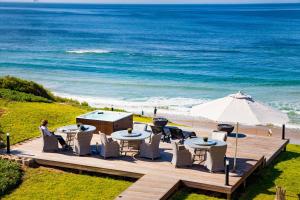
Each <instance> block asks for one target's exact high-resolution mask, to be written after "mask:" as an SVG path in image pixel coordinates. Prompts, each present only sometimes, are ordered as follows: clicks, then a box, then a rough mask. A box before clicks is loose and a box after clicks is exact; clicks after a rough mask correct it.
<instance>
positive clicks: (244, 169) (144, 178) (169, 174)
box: [12, 135, 288, 200]
mask: <svg viewBox="0 0 300 200" xmlns="http://www.w3.org/2000/svg"><path fill="white" fill-rule="evenodd" d="M99 141H100V138H99V135H94V137H93V140H92V144H93V145H95V144H96V142H99ZM287 143H288V141H287V140H280V139H277V138H271V137H261V136H252V135H247V137H245V138H239V143H238V154H237V155H238V159H237V163H238V164H237V167H238V168H237V169H238V171H239V172H240V173H239V174H230V179H229V183H230V185H229V186H226V185H225V184H224V183H225V175H224V173H209V172H208V171H207V170H206V169H205V168H204V167H203V166H202V165H198V164H195V165H194V166H193V167H191V168H175V167H174V166H173V165H172V164H171V163H170V161H171V158H172V149H171V145H170V144H168V143H161V146H160V147H161V158H160V159H158V160H155V161H152V160H148V159H142V158H139V157H138V156H126V157H125V156H123V157H120V158H118V159H107V160H104V159H103V158H101V157H100V156H98V155H92V156H86V157H78V156H76V155H73V154H72V153H71V152H61V153H43V152H41V149H42V148H41V144H42V143H41V138H38V139H35V140H32V141H29V142H25V143H23V144H20V145H17V146H15V147H14V148H13V150H12V154H14V155H17V156H19V157H26V158H33V159H35V161H36V162H37V163H38V164H40V165H46V166H55V167H65V168H72V169H78V170H84V171H91V172H100V173H105V174H111V175H118V176H125V177H133V178H139V180H138V181H136V182H135V183H134V184H133V185H132V186H131V187H129V188H128V189H127V190H126V191H124V192H123V193H122V194H120V195H119V196H118V197H117V198H118V199H126V200H127V199H130V200H135V199H145V200H148V199H149V200H150V199H151V200H155V199H167V198H168V197H169V196H170V195H171V194H172V193H173V192H174V191H175V190H176V189H177V188H178V186H179V185H180V184H183V185H185V186H187V187H192V188H199V189H204V190H209V191H215V192H220V193H225V194H227V197H228V198H230V195H231V194H232V193H233V192H234V191H235V190H236V189H237V188H238V187H239V186H240V185H241V184H243V182H244V181H245V180H246V178H247V177H248V176H249V175H251V174H252V173H253V171H255V170H256V169H257V168H258V167H260V166H262V165H263V164H264V163H265V162H266V163H270V162H271V161H272V159H274V157H275V156H276V155H278V154H279V153H280V152H281V151H282V149H283V148H284V147H285V146H286V145H287ZM234 144H235V140H234V138H230V137H229V138H228V149H227V157H229V159H230V160H231V163H232V161H233V159H232V158H233V155H234Z"/></svg>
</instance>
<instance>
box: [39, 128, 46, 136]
mask: <svg viewBox="0 0 300 200" xmlns="http://www.w3.org/2000/svg"><path fill="white" fill-rule="evenodd" d="M39 131H40V133H41V136H43V137H44V136H45V134H44V131H43V129H42V128H41V127H40V126H39Z"/></svg>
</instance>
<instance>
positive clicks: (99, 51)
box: [66, 49, 111, 54]
mask: <svg viewBox="0 0 300 200" xmlns="http://www.w3.org/2000/svg"><path fill="white" fill-rule="evenodd" d="M66 52H67V53H77V54H85V53H95V54H105V53H111V51H109V50H106V49H76V50H68V51H66Z"/></svg>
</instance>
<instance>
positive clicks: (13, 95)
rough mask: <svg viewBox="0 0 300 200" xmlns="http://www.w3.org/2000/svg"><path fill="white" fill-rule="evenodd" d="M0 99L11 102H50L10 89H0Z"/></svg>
mask: <svg viewBox="0 0 300 200" xmlns="http://www.w3.org/2000/svg"><path fill="white" fill-rule="evenodd" d="M0 98H3V99H7V100H11V101H28V102H44V103H50V102H52V101H51V100H49V99H46V98H44V97H40V96H35V95H33V94H27V93H24V92H18V91H15V90H10V89H0Z"/></svg>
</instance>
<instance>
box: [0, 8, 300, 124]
mask: <svg viewBox="0 0 300 200" xmlns="http://www.w3.org/2000/svg"><path fill="white" fill-rule="evenodd" d="M0 32H1V34H0V76H3V75H13V76H18V77H21V78H25V79H29V80H34V81H37V82H39V83H41V84H43V85H45V86H46V87H47V88H49V89H50V90H52V91H53V92H54V93H55V94H57V95H60V96H64V97H70V98H75V99H78V100H80V101H87V102H89V103H90V104H91V105H94V106H114V107H119V108H126V109H128V110H131V111H135V112H138V113H139V112H141V110H144V111H149V112H150V111H151V110H152V109H153V107H154V106H157V107H158V108H159V110H164V112H171V113H179V114H186V115H188V113H189V110H190V108H191V107H192V106H193V105H197V104H200V103H203V102H206V101H209V100H212V99H215V98H219V97H223V96H226V95H228V94H231V93H236V92H238V91H243V92H245V93H247V94H249V95H251V96H252V97H254V98H255V99H256V100H258V101H261V102H264V103H266V104H270V105H272V106H274V107H276V108H278V109H280V110H282V111H284V112H287V113H288V114H289V117H290V120H291V122H290V124H294V125H300V4H253V5H100V4H99V5H93V4H90V5H86V4H45V3H0Z"/></svg>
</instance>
